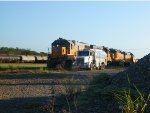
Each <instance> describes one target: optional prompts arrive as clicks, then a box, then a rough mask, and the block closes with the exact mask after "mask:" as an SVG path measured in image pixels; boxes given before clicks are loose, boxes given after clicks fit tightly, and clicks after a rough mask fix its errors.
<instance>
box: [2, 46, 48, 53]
mask: <svg viewBox="0 0 150 113" xmlns="http://www.w3.org/2000/svg"><path fill="white" fill-rule="evenodd" d="M0 54H14V55H47V53H44V52H36V51H32V50H30V49H21V48H18V47H16V48H12V47H10V48H9V47H0Z"/></svg>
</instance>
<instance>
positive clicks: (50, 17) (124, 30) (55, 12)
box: [0, 1, 150, 58]
mask: <svg viewBox="0 0 150 113" xmlns="http://www.w3.org/2000/svg"><path fill="white" fill-rule="evenodd" d="M59 37H63V38H66V39H73V40H77V41H81V42H86V43H90V44H96V45H104V46H107V47H110V48H116V49H121V50H125V51H131V52H133V53H134V54H135V56H136V57H137V58H141V57H143V56H144V55H146V54H148V53H150V44H149V43H150V2H102V1H97V2H58V1H57V2H50V1H49V2H0V46H5V47H6V46H7V47H20V48H29V49H31V50H36V51H44V52H47V49H48V47H50V46H51V43H52V42H53V41H54V40H56V39H57V38H59Z"/></svg>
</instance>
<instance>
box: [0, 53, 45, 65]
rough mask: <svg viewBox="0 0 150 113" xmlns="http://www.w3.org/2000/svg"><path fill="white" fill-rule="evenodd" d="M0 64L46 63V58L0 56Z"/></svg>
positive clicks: (35, 56)
mask: <svg viewBox="0 0 150 113" xmlns="http://www.w3.org/2000/svg"><path fill="white" fill-rule="evenodd" d="M0 62H1V63H46V62H47V56H37V55H7V54H0Z"/></svg>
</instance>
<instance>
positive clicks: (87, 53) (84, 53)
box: [78, 51, 89, 56]
mask: <svg viewBox="0 0 150 113" xmlns="http://www.w3.org/2000/svg"><path fill="white" fill-rule="evenodd" d="M78 56H89V51H79V52H78Z"/></svg>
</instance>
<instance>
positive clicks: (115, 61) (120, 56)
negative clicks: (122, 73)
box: [104, 47, 135, 66]
mask: <svg viewBox="0 0 150 113" xmlns="http://www.w3.org/2000/svg"><path fill="white" fill-rule="evenodd" d="M104 51H105V52H106V53H107V61H108V64H109V65H113V66H119V65H122V66H129V65H131V64H133V63H135V57H134V55H133V54H132V53H130V52H124V51H121V50H117V49H112V48H111V49H109V48H106V47H104Z"/></svg>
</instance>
